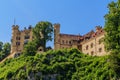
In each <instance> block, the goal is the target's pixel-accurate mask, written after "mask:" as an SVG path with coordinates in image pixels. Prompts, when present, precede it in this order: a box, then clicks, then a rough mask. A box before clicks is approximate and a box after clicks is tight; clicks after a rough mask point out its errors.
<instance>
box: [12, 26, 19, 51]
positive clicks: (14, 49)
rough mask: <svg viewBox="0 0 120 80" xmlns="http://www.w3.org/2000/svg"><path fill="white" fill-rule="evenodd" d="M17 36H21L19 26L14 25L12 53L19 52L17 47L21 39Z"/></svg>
mask: <svg viewBox="0 0 120 80" xmlns="http://www.w3.org/2000/svg"><path fill="white" fill-rule="evenodd" d="M17 35H19V26H18V25H13V26H12V39H11V43H12V44H11V53H13V52H16V51H17V47H16V44H17V43H16V42H17V40H18V39H19V38H18V37H17Z"/></svg>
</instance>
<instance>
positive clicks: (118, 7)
mask: <svg viewBox="0 0 120 80" xmlns="http://www.w3.org/2000/svg"><path fill="white" fill-rule="evenodd" d="M108 8H109V12H108V14H106V15H105V27H104V30H105V32H106V34H105V48H106V51H109V52H110V53H111V55H110V57H109V58H110V64H111V65H110V67H111V68H112V69H114V70H115V72H117V73H119V72H120V0H118V1H117V2H111V3H110V4H109V5H108Z"/></svg>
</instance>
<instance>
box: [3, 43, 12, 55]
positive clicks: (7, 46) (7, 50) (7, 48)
mask: <svg viewBox="0 0 120 80" xmlns="http://www.w3.org/2000/svg"><path fill="white" fill-rule="evenodd" d="M10 50H11V45H10V43H5V44H4V45H3V53H5V54H6V55H7V54H10Z"/></svg>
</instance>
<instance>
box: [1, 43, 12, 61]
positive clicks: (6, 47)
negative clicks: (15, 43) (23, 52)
mask: <svg viewBox="0 0 120 80" xmlns="http://www.w3.org/2000/svg"><path fill="white" fill-rule="evenodd" d="M10 50H11V45H10V43H5V44H3V42H0V61H1V60H3V59H4V58H5V57H6V56H8V55H9V54H10Z"/></svg>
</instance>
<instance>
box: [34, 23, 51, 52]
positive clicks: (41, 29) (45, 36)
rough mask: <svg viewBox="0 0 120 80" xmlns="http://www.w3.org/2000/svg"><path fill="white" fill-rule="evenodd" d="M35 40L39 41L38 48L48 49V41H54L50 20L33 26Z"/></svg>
mask: <svg viewBox="0 0 120 80" xmlns="http://www.w3.org/2000/svg"><path fill="white" fill-rule="evenodd" d="M33 34H34V38H35V39H34V40H35V42H36V43H37V48H39V47H40V46H42V47H43V50H44V51H46V43H47V42H48V41H52V34H53V26H52V24H51V23H50V22H47V21H41V22H39V23H37V24H36V26H35V28H33Z"/></svg>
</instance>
